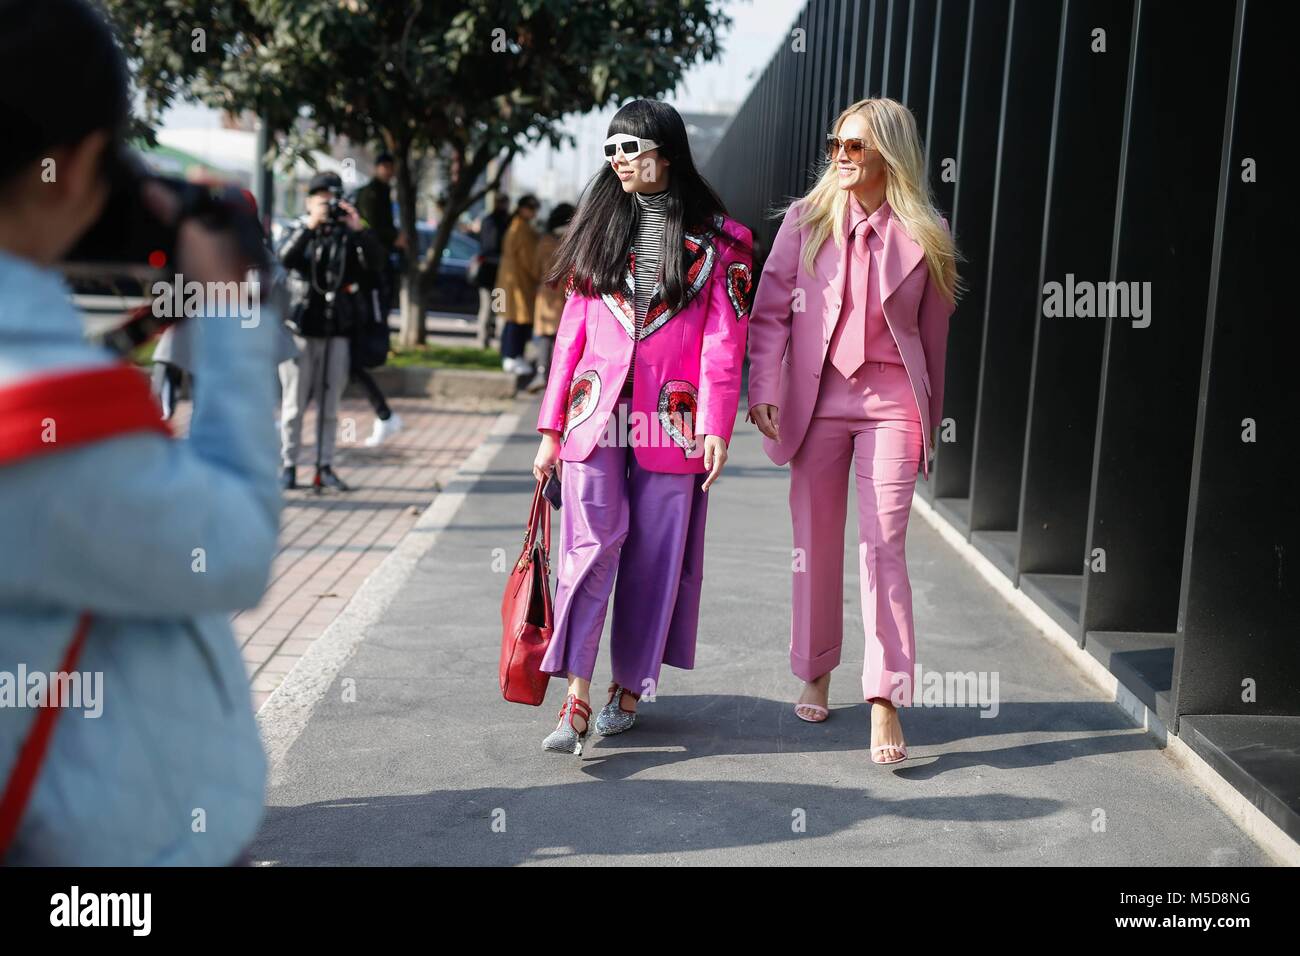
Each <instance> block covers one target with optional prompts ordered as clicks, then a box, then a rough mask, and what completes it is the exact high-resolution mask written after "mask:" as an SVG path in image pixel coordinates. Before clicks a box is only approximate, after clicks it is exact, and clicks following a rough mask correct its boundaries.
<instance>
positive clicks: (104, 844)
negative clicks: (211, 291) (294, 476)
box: [0, 253, 280, 865]
mask: <svg viewBox="0 0 1300 956" xmlns="http://www.w3.org/2000/svg"><path fill="white" fill-rule="evenodd" d="M192 321H194V324H195V326H196V327H197V328H198V330H199V333H198V336H197V338H198V341H197V343H196V354H197V360H196V363H195V369H194V373H195V376H194V377H195V382H196V388H197V394H196V398H195V412H194V416H193V419H192V422H191V426H190V434H189V438H188V439H186V440H182V441H169V440H167V439H166V438H164V437H162V436H159V435H152V434H137V435H128V436H123V437H118V438H113V439H110V440H107V441H103V442H101V443H98V444H95V445H87V446H82V447H80V448H75V449H69V450H67V451H62V452H56V453H53V454H48V455H42V456H38V457H37V458H33V459H31V460H28V461H23V462H20V463H17V464H14V465H8V466H0V681H2V680H3V677H4V674H5V673H8V674H9V675H11V680H12V679H13V677H14V675H17V674H18V673H19V669H20V667H21V668H25V670H26V672H27V673H28V674H31V673H35V672H45V673H48V672H50V671H54V670H57V669H58V666H59V661H60V659H61V658H62V656H63V653H64V651H65V649H66V647H67V645H68V642H69V639H70V637H71V635H72V632H73V629H74V625H75V623H76V619H77V615H78V612H80V611H81V610H83V609H85V610H88V611H90V612H92V613H93V614H94V626H93V627H92V629H91V631H90V634H89V637H88V640H87V642H86V647H85V651H84V652H83V655H82V658H81V661H80V663H79V665H78V667H77V670H79V671H82V672H91V673H96V672H97V673H99V674H101V675H102V685H101V686H102V700H101V701H100V706H102V713H101V715H100V716H98V717H93V718H92V717H87V716H83V712H90V711H78V710H76V709H71V708H70V709H68V710H65V711H64V712H62V713H61V714H60V716H59V720H58V724H57V727H56V730H55V733H54V736H53V739H52V742H51V746H50V751H49V755H48V757H47V759H46V763H45V766H44V768H43V769H42V772H41V775H40V778H39V779H38V781H37V784H36V788H35V791H34V793H33V796H32V801H31V803H30V805H29V806H28V809H27V812H26V814H25V816H24V818H23V822H22V825H21V827H20V829H19V832H18V836H17V838H16V840H15V843H14V845H13V846H12V848H11V850H10V854H9V857H8V859H7V861H6V862H8V863H11V864H47V865H63V864H75V865H102V864H115V865H150V864H171V865H175V864H180V865H186V864H198V865H208V864H215V865H224V864H228V863H230V862H231V861H232V860H234V859H235V858H236V857H237V856H238V855H239V853H240V852H241V851H242V850H243V849H244V847H245V846H247V844H248V843H249V842H250V841H251V840H252V838H253V835H254V833H255V832H256V830H257V826H258V824H259V822H260V820H261V817H262V810H263V804H264V795H265V782H266V758H265V754H264V752H263V750H262V745H261V740H260V738H259V736H258V731H257V725H256V721H255V720H254V716H253V711H252V704H251V700H250V694H249V687H248V678H247V675H246V672H245V669H244V665H243V662H242V660H241V657H240V653H239V648H238V647H237V645H236V643H235V640H234V636H233V634H232V633H231V628H230V625H229V623H228V621H229V616H230V614H231V613H232V612H234V611H236V610H238V609H241V608H246V607H251V606H253V605H255V604H256V603H257V602H258V600H259V598H260V596H261V594H262V591H263V589H264V588H265V586H266V581H267V578H268V576H269V571H270V565H271V559H272V556H273V554H274V552H275V544H276V532H277V525H278V522H279V511H280V492H279V487H278V485H277V482H276V470H277V460H278V459H277V448H276V436H275V428H274V415H275V404H274V403H275V395H274V359H275V343H276V332H277V327H278V325H279V318H278V317H277V316H275V315H273V314H270V313H269V312H268V311H267V310H265V309H264V310H263V312H262V315H261V316H260V321H259V322H258V324H257V325H256V327H252V328H245V327H243V325H242V324H241V322H240V320H239V319H237V318H221V317H217V316H206V317H204V318H202V319H199V320H192ZM109 361H111V358H110V356H109V355H108V353H107V352H105V351H104V350H103V349H102V348H100V347H98V346H95V345H92V344H89V343H87V342H86V341H85V339H84V338H83V335H82V325H81V320H80V318H79V316H78V314H77V312H76V311H75V310H74V308H73V307H72V305H71V303H70V302H69V299H68V294H67V289H66V288H65V287H64V285H63V283H62V281H61V279H60V277H59V276H58V275H57V274H56V273H53V272H50V271H48V270H44V269H40V268H38V267H35V266H33V265H32V264H30V263H28V262H25V261H23V260H19V259H16V258H13V257H11V256H8V255H5V254H4V253H0V386H4V385H7V384H10V383H13V382H15V381H18V380H22V379H24V378H27V377H29V376H32V375H35V374H39V373H43V372H53V371H63V370H69V369H74V368H90V367H95V366H98V365H102V364H104V363H107V362H109ZM196 549H202V551H201V552H197V553H196ZM196 554H201V562H200V561H197V560H196ZM196 567H199V568H201V569H202V570H197V571H196V570H195V568H196ZM33 716H34V711H33V710H32V709H30V708H27V707H16V706H0V779H7V778H8V776H9V772H10V770H11V769H12V767H13V764H14V759H15V756H16V753H17V750H18V747H19V746H20V743H21V741H22V739H23V738H24V737H25V736H26V734H27V731H28V729H29V728H30V726H31V720H32V718H33Z"/></svg>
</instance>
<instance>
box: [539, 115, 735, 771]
mask: <svg viewBox="0 0 1300 956" xmlns="http://www.w3.org/2000/svg"><path fill="white" fill-rule="evenodd" d="M604 154H605V159H606V160H607V163H606V165H605V166H604V167H603V168H602V169H601V171H600V172H599V173H597V174H596V176H595V177H594V178H593V179H592V181H591V182H590V183H589V184H588V185H587V188H586V190H585V191H584V194H583V197H582V201H581V203H580V205H579V207H578V211H577V213H576V215H575V216H574V219H573V222H572V224H571V225H570V226H569V228H568V230H567V231H566V233H565V235H564V238H563V240H562V241H561V242H560V246H559V249H558V250H557V252H556V257H555V265H554V267H553V268H552V270H551V274H550V275H549V276H548V277H547V278H548V279H549V280H550V281H560V282H564V283H565V285H566V290H567V293H568V299H567V301H566V303H565V306H564V312H563V315H562V316H561V318H560V325H559V330H558V333H557V335H556V340H555V351H554V356H553V359H552V362H551V370H550V375H549V377H548V382H547V388H546V393H545V395H544V397H543V400H542V408H541V413H540V415H539V416H538V421H537V428H538V431H540V432H541V433H542V440H541V446H540V448H539V449H538V451H537V458H536V460H535V462H534V464H533V474H534V475H535V476H536V477H537V478H538V479H539V480H540V479H543V478H545V477H547V476H548V475H549V474H551V473H552V471H554V470H556V469H557V467H558V470H559V476H560V477H561V478H562V480H563V487H564V492H563V496H564V508H563V513H562V516H561V531H560V553H559V555H558V562H557V577H556V592H555V628H554V632H553V635H552V638H551V643H550V646H549V648H548V651H547V654H546V657H545V659H544V661H543V663H542V669H543V670H544V671H546V672H548V673H553V674H565V675H567V677H568V681H569V686H568V694H567V696H566V697H565V701H564V706H563V708H562V709H561V710H560V724H559V726H558V727H557V728H556V730H555V732H554V733H552V734H551V735H550V736H549V737H547V738H546V740H545V741H543V747H544V748H545V749H547V750H552V751H558V752H562V753H581V752H582V741H583V739H584V738H585V737H586V736H587V731H588V726H587V722H588V718H589V717H590V715H591V705H590V700H589V695H590V684H591V676H592V672H593V670H594V669H595V662H596V652H597V648H598V645H599V642H600V634H601V631H602V630H603V629H604V622H605V611H606V608H607V606H608V604H609V596H610V593H611V591H613V592H614V628H613V636H612V638H611V641H610V657H611V664H612V669H613V677H614V682H613V683H612V684H611V685H610V688H609V701H608V703H607V704H606V705H605V707H604V709H603V710H602V711H601V712H600V715H599V716H598V717H597V719H596V730H597V731H598V732H599V733H601V734H604V735H609V734H615V733H621V732H622V731H625V730H627V729H629V728H630V727H631V726H632V724H633V722H634V721H635V719H636V703H637V700H638V699H639V698H640V697H641V696H643V695H645V694H650V695H651V698H653V696H654V693H655V689H656V686H657V683H658V680H659V670H660V667H661V666H662V665H663V664H665V663H667V664H671V665H673V666H674V667H681V668H691V667H693V666H694V663H695V631H696V625H697V622H698V618H699V607H700V589H701V583H702V575H703V560H704V521H705V506H706V502H707V497H706V492H707V491H708V489H709V488H710V486H711V485H712V484H713V483H714V482H715V481H716V480H717V478H718V475H719V474H720V473H721V471H722V467H723V464H724V463H725V462H726V459H727V443H728V442H729V441H730V439H731V430H732V426H733V425H734V423H735V419H736V406H737V402H738V400H739V391H740V377H741V364H742V362H743V360H744V355H745V333H746V328H747V325H748V320H749V316H748V309H747V306H746V296H747V294H748V291H749V286H750V268H751V257H752V237H751V235H750V231H749V230H748V229H747V228H745V227H744V226H742V225H741V224H740V223H738V222H736V221H734V220H732V219H730V218H728V217H727V215H726V210H725V208H724V207H723V205H722V201H721V200H720V199H719V198H718V196H717V194H716V193H715V192H714V191H713V189H712V188H711V187H710V186H709V184H708V183H707V182H706V181H705V180H704V178H703V177H702V176H701V175H700V173H699V171H698V170H697V169H696V168H695V164H694V162H693V161H692V159H691V151H690V145H689V143H688V142H687V138H686V127H685V125H684V124H683V123H682V118H681V116H679V115H678V113H677V111H676V110H674V109H673V108H672V107H670V106H668V105H667V104H664V103H659V102H655V101H653V100H635V101H633V102H631V103H628V104H627V105H625V106H624V107H623V108H622V109H620V110H619V111H618V113H617V114H616V115H615V116H614V118H613V120H611V122H610V125H609V137H608V139H606V141H605V147H604ZM560 460H562V461H563V462H564V464H563V466H558V461H560ZM616 576H617V587H615V577H616Z"/></svg>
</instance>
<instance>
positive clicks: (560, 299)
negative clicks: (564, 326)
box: [528, 202, 573, 392]
mask: <svg viewBox="0 0 1300 956" xmlns="http://www.w3.org/2000/svg"><path fill="white" fill-rule="evenodd" d="M572 220H573V206H572V205H570V204H569V203H567V202H565V203H560V204H559V205H558V206H556V207H555V208H554V209H552V210H551V215H550V216H549V217H547V220H546V232H545V233H543V234H542V237H541V238H540V239H538V240H537V257H536V266H537V268H536V270H535V272H536V274H537V275H539V276H544V275H547V274H548V273H549V272H550V271H551V267H552V266H553V265H554V264H555V250H556V249H558V248H559V247H560V240H561V239H562V238H563V237H564V230H565V229H567V228H568V226H569V223H570V222H571V221H572ZM563 312H564V287H563V285H561V284H559V283H556V284H555V285H554V286H551V285H547V284H546V283H545V282H542V283H540V284H539V285H538V286H537V298H536V299H535V300H534V301H533V350H534V352H535V354H536V357H537V377H536V378H535V379H534V380H533V382H532V384H531V385H529V386H528V390H529V391H530V392H540V391H541V390H542V389H544V388H546V374H547V372H548V371H549V370H550V367H551V353H552V352H553V351H554V350H555V333H556V332H557V331H558V330H559V328H560V315H561V314H562V313H563Z"/></svg>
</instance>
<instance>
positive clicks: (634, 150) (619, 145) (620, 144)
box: [605, 133, 659, 159]
mask: <svg viewBox="0 0 1300 956" xmlns="http://www.w3.org/2000/svg"><path fill="white" fill-rule="evenodd" d="M658 148H659V144H658V143H656V142H655V141H654V140H652V139H641V138H640V137H639V136H628V135H627V134H626V133H616V134H615V135H613V136H611V137H610V138H609V139H607V140H605V158H606V159H613V158H614V156H615V155H616V154H617V153H618V152H619V150H622V152H623V156H624V157H625V158H627V159H631V158H632V157H634V156H639V155H641V154H642V153H645V152H649V151H650V150H652V149H658Z"/></svg>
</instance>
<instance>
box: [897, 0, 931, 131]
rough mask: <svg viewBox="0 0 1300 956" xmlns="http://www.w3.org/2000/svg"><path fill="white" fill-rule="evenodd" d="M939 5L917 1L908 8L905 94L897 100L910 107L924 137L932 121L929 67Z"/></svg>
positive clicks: (923, 0)
mask: <svg viewBox="0 0 1300 956" xmlns="http://www.w3.org/2000/svg"><path fill="white" fill-rule="evenodd" d="M938 5H939V0H916V2H914V3H912V4H910V5H909V9H908V15H907V62H906V63H905V64H904V66H903V93H902V95H901V96H899V97H898V99H900V100H902V101H903V102H904V103H906V104H907V105H908V106H909V107H911V110H912V113H913V115H915V116H916V125H917V128H918V129H919V130H920V131H921V135H922V136H924V135H925V130H926V127H927V126H928V125H929V120H930V67H931V64H932V63H933V57H934V17H935V12H936V9H937V7H938Z"/></svg>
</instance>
